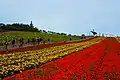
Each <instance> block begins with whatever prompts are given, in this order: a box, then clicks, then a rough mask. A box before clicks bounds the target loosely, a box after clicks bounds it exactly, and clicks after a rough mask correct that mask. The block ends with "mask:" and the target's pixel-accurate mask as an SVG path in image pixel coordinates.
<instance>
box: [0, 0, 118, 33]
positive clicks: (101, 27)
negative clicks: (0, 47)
mask: <svg viewBox="0 0 120 80" xmlns="http://www.w3.org/2000/svg"><path fill="white" fill-rule="evenodd" d="M31 20H32V21H33V24H34V25H35V26H36V27H38V28H39V29H45V30H52V31H56V32H66V33H71V34H82V33H85V34H88V33H89V31H90V30H92V29H95V31H97V32H100V33H111V34H114V35H117V34H120V0H0V22H2V23H6V24H7V23H16V22H17V23H27V24H29V23H30V21H31Z"/></svg>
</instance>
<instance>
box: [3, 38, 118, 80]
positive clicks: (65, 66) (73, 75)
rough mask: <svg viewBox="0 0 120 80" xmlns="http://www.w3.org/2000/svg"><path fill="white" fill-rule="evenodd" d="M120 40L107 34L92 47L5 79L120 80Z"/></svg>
mask: <svg viewBox="0 0 120 80" xmlns="http://www.w3.org/2000/svg"><path fill="white" fill-rule="evenodd" d="M119 61H120V44H119V43H118V41H117V40H116V39H115V38H106V39H104V40H103V41H101V42H100V43H97V44H95V45H93V46H91V47H89V48H86V49H84V50H81V51H79V52H75V53H73V54H70V55H67V56H65V57H63V58H61V59H57V60H54V61H51V62H48V63H45V64H43V65H41V66H39V67H37V68H35V69H29V70H26V71H23V72H22V73H20V74H15V75H13V76H11V77H6V78H4V80H13V79H14V80H29V79H30V80H120V62H119Z"/></svg>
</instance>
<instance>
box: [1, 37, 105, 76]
mask: <svg viewBox="0 0 120 80" xmlns="http://www.w3.org/2000/svg"><path fill="white" fill-rule="evenodd" d="M103 39H104V38H103V37H98V38H95V39H92V40H89V41H86V42H81V43H73V44H66V45H60V46H54V47H50V48H44V49H40V50H33V51H25V52H16V53H12V54H1V55H0V66H1V70H0V71H1V72H0V75H1V77H5V76H10V75H13V74H16V73H19V72H22V71H24V70H27V69H30V68H34V67H39V66H40V65H41V64H43V63H46V62H48V61H51V60H53V59H57V58H62V57H63V56H65V55H68V54H71V53H73V52H77V51H80V50H82V49H84V48H87V47H89V46H92V45H94V44H96V43H99V42H100V41H101V40H103Z"/></svg>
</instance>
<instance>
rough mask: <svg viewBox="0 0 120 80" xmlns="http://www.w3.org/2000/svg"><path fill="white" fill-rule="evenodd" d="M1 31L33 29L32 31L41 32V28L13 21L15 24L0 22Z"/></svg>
mask: <svg viewBox="0 0 120 80" xmlns="http://www.w3.org/2000/svg"><path fill="white" fill-rule="evenodd" d="M0 31H1V32H2V31H31V32H39V29H38V28H36V27H34V26H32V25H28V24H22V23H21V24H20V23H13V24H4V23H0Z"/></svg>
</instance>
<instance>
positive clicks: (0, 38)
mask: <svg viewBox="0 0 120 80" xmlns="http://www.w3.org/2000/svg"><path fill="white" fill-rule="evenodd" d="M37 37H40V38H42V39H43V40H45V41H46V40H48V38H49V39H50V41H52V42H59V41H68V40H70V38H71V39H72V40H80V39H81V38H82V37H81V36H68V35H61V34H55V33H54V34H49V33H44V32H25V31H24V32H23V31H16V32H7V33H5V34H0V44H1V45H3V44H4V42H5V41H8V42H10V41H11V40H12V39H16V40H19V39H20V38H24V40H25V41H27V39H32V38H37Z"/></svg>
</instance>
